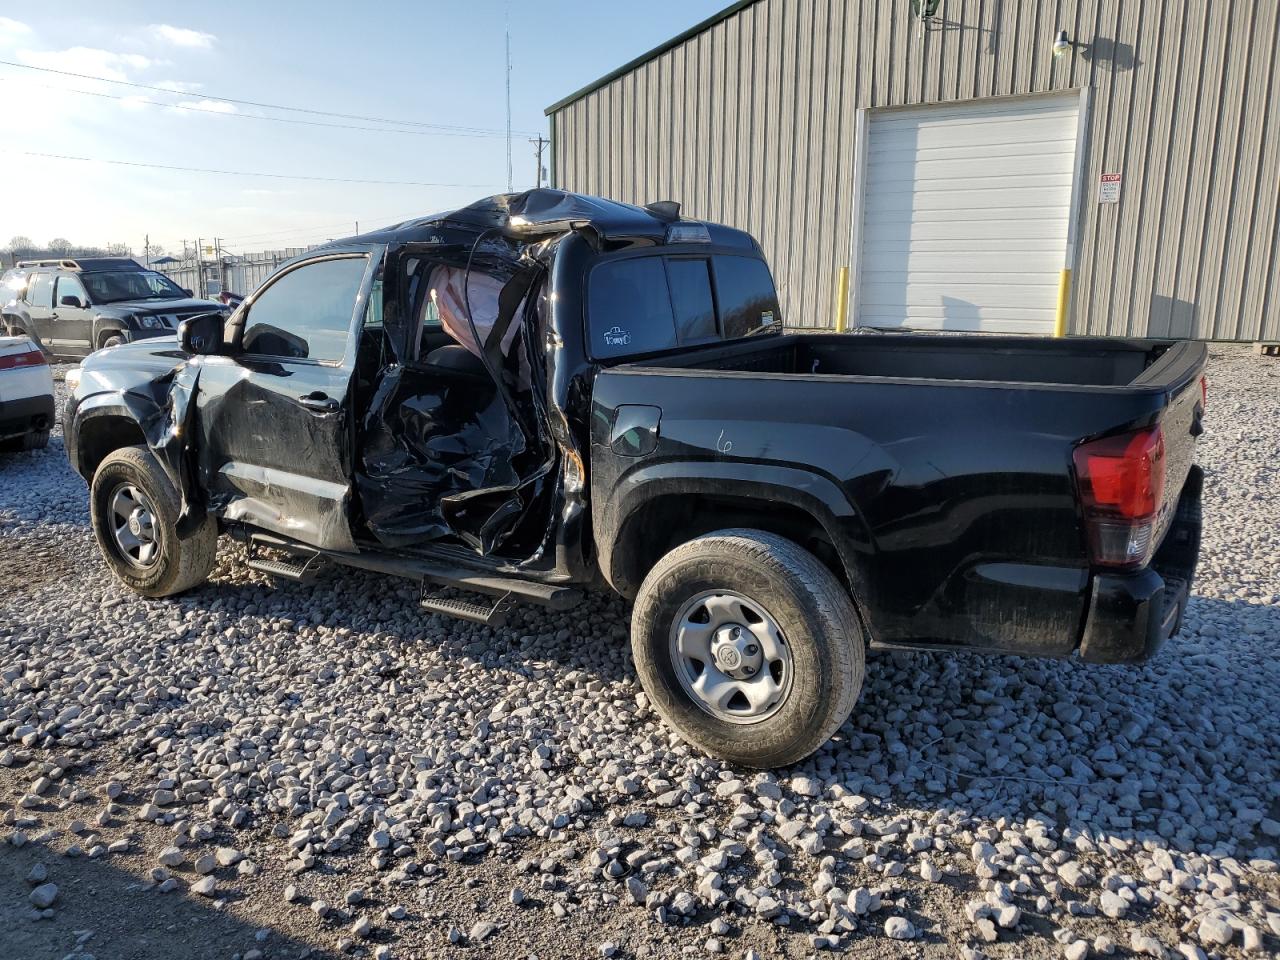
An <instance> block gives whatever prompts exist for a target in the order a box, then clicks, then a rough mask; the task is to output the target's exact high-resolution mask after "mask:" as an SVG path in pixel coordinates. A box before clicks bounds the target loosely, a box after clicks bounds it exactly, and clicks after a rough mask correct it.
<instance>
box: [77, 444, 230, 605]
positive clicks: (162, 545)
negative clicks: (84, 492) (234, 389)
mask: <svg viewBox="0 0 1280 960" xmlns="http://www.w3.org/2000/svg"><path fill="white" fill-rule="evenodd" d="M122 484H131V485H133V486H135V487H137V488H138V489H139V490H140V491H141V492H142V493H143V494H144V495H145V496H146V498H147V499H148V500H149V501H150V503H151V506H152V510H153V513H154V517H155V522H154V528H153V529H154V531H155V541H156V545H157V551H156V557H155V559H154V561H153V562H151V563H149V564H148V565H147V566H146V567H138V566H135V565H134V564H133V563H131V562H130V561H129V559H128V558H127V556H126V554H125V553H124V551H122V550H121V548H120V546H119V545H118V544H117V543H116V539H115V535H114V533H113V527H112V525H111V507H110V498H112V497H113V496H114V494H115V491H116V490H118V489H119V487H120V486H121V485H122ZM179 510H180V501H179V498H178V492H177V491H176V490H175V489H174V488H173V484H172V483H170V482H169V477H168V476H167V475H166V474H165V472H164V469H163V468H162V467H161V466H160V464H159V463H158V462H157V461H156V458H155V457H154V456H152V455H151V452H150V451H149V450H147V449H146V448H145V447H122V448H121V449H119V450H116V451H114V452H112V453H110V454H108V455H107V457H106V458H105V459H104V460H103V461H102V463H100V464H99V465H98V469H97V471H95V473H94V475H93V483H92V484H90V487H89V515H90V519H91V521H92V524H93V535H94V537H95V539H97V541H98V549H99V550H101V551H102V557H103V559H104V560H105V561H106V563H107V566H108V567H110V568H111V572H112V573H114V574H115V575H116V576H117V577H118V578H119V579H120V580H121V581H122V582H123V583H124V584H125V586H127V587H128V588H129V589H130V590H133V591H134V592H135V593H140V594H142V596H144V597H169V596H173V595H174V594H177V593H182V592H183V591H184V590H189V589H191V588H192V587H194V586H196V585H197V584H200V583H203V582H204V580H205V578H207V577H208V576H209V571H210V570H212V569H213V562H214V559H215V558H216V556H217V552H218V526H217V522H216V521H215V520H214V519H213V518H212V517H206V518H205V520H204V522H203V523H201V524H200V526H199V527H197V528H196V530H195V532H193V533H192V534H191V535H190V536H189V537H186V538H185V539H180V538H179V537H178V534H177V531H176V526H177V522H178V513H179Z"/></svg>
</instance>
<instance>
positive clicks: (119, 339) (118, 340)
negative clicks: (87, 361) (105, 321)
mask: <svg viewBox="0 0 1280 960" xmlns="http://www.w3.org/2000/svg"><path fill="white" fill-rule="evenodd" d="M122 343H124V337H123V336H122V335H121V334H118V333H113V334H111V335H110V336H108V337H103V338H102V343H100V344H99V345H98V349H99V350H105V349H107V347H118V346H120V345H121V344H122Z"/></svg>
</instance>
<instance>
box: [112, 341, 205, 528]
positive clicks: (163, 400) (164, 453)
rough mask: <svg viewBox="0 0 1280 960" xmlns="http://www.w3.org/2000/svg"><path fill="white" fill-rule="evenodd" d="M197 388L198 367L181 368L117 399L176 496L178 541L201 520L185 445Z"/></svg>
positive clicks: (188, 449) (200, 504) (202, 509)
mask: <svg viewBox="0 0 1280 960" xmlns="http://www.w3.org/2000/svg"><path fill="white" fill-rule="evenodd" d="M199 383H200V367H199V366H198V365H196V364H190V363H184V364H181V365H180V366H178V367H175V368H174V369H173V370H169V371H167V372H166V373H164V374H162V375H161V376H158V377H156V378H155V379H153V380H150V381H148V382H147V383H146V384H144V385H140V386H135V387H132V388H130V389H129V390H125V391H123V392H122V393H121V394H120V399H121V402H122V403H123V404H124V406H125V408H126V409H127V410H128V411H129V414H130V415H131V416H132V417H133V419H134V421H135V422H136V423H137V424H138V426H139V427H141V428H142V435H143V437H145V438H146V441H147V447H148V449H149V450H150V451H151V452H152V454H154V455H155V458H156V460H158V461H159V462H160V466H161V467H162V468H163V469H164V472H165V473H166V474H167V475H168V477H169V481H170V482H171V483H172V484H173V486H174V488H175V489H176V490H177V491H178V496H179V498H180V502H181V509H180V510H179V513H178V526H177V532H178V536H179V537H185V536H187V535H188V534H190V533H191V532H192V531H193V530H195V528H196V527H197V526H198V525H199V524H200V522H201V521H202V520H204V517H205V504H204V500H203V498H202V497H201V495H200V485H199V484H198V483H197V482H196V465H195V462H194V459H193V456H192V450H191V446H190V438H191V436H192V430H193V429H194V417H195V409H196V404H195V397H196V393H197V391H198V390H199Z"/></svg>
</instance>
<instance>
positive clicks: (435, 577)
mask: <svg viewBox="0 0 1280 960" xmlns="http://www.w3.org/2000/svg"><path fill="white" fill-rule="evenodd" d="M255 545H260V546H267V547H273V548H275V549H278V550H284V551H288V552H293V553H299V552H301V551H302V550H303V549H307V548H304V547H302V545H301V544H297V543H294V542H292V541H289V540H286V539H284V538H283V537H279V538H277V537H275V536H274V535H272V534H264V533H257V532H254V533H253V534H251V535H250V537H249V566H251V567H253V568H254V569H255V570H264V571H265V572H267V573H274V574H276V575H277V576H284V577H287V576H288V574H286V573H283V572H277V571H278V570H280V569H281V568H283V567H288V568H289V569H290V570H291V571H297V572H300V571H301V569H302V567H308V566H311V564H312V563H315V564H316V566H315V567H314V569H313V570H312V571H311V572H310V573H309V574H308V577H309V578H311V577H314V576H315V574H316V573H318V572H319V570H320V569H321V568H322V567H323V566H324V564H325V563H326V562H328V561H332V562H334V563H341V564H343V565H345V566H349V567H356V568H358V569H360V570H371V571H373V572H374V573H385V574H389V575H391V576H396V577H408V578H410V579H417V580H421V581H423V582H424V584H426V583H432V584H436V585H438V586H442V587H453V588H455V589H457V590H462V591H465V592H467V593H483V594H490V595H492V596H494V597H497V598H498V600H497V602H496V603H495V604H494V606H493V607H486V606H484V605H483V604H480V603H474V602H470V601H460V600H453V599H435V598H427V597H425V596H424V598H423V601H422V603H423V605H424V606H427V607H428V608H429V609H432V610H435V612H437V613H447V614H448V615H449V616H458V617H462V619H464V620H471V621H472V622H474V623H486V624H490V625H497V624H498V623H500V621H497V620H492V619H491V618H492V617H493V616H494V615H495V611H496V612H497V615H499V616H502V617H503V618H504V619H505V615H506V611H507V610H508V609H510V607H511V606H512V605H513V604H514V603H516V602H518V601H526V602H529V603H536V604H539V605H540V606H544V607H548V608H550V609H551V610H556V611H565V610H571V609H573V608H574V607H576V606H577V605H578V604H579V603H581V602H582V600H583V593H582V591H581V590H579V589H578V588H577V587H570V586H565V585H563V584H558V583H543V582H542V581H539V580H526V579H524V578H522V577H512V576H507V575H504V574H497V573H494V574H489V573H479V572H476V571H474V570H467V569H464V568H462V567H454V566H449V565H446V564H442V563H433V562H431V561H428V560H422V559H419V558H417V557H404V556H397V557H392V556H387V555H385V554H377V553H341V552H338V551H325V552H324V553H314V552H313V553H312V554H311V556H310V558H309V559H308V560H307V561H306V563H305V564H303V565H302V567H299V566H298V565H297V564H289V563H287V562H282V561H272V560H262V559H260V558H258V557H256V556H255V555H254V546H255ZM267 564H270V565H271V566H270V567H268V566H267ZM433 603H437V604H442V605H443V606H442V607H441V608H436V607H434V606H432V604H433ZM504 603H505V604H506V606H505V607H504V608H503V609H502V610H498V609H497V608H498V607H499V606H502V605H503V604H504ZM446 608H447V609H446ZM464 608H465V609H466V614H463V613H461V612H459V611H461V610H462V609H464ZM482 611H483V617H481V612H482ZM477 617H481V618H480V619H476V618H477Z"/></svg>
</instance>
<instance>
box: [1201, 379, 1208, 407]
mask: <svg viewBox="0 0 1280 960" xmlns="http://www.w3.org/2000/svg"><path fill="white" fill-rule="evenodd" d="M1200 409H1201V411H1204V410H1208V409H1209V378H1208V377H1201V378H1200Z"/></svg>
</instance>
